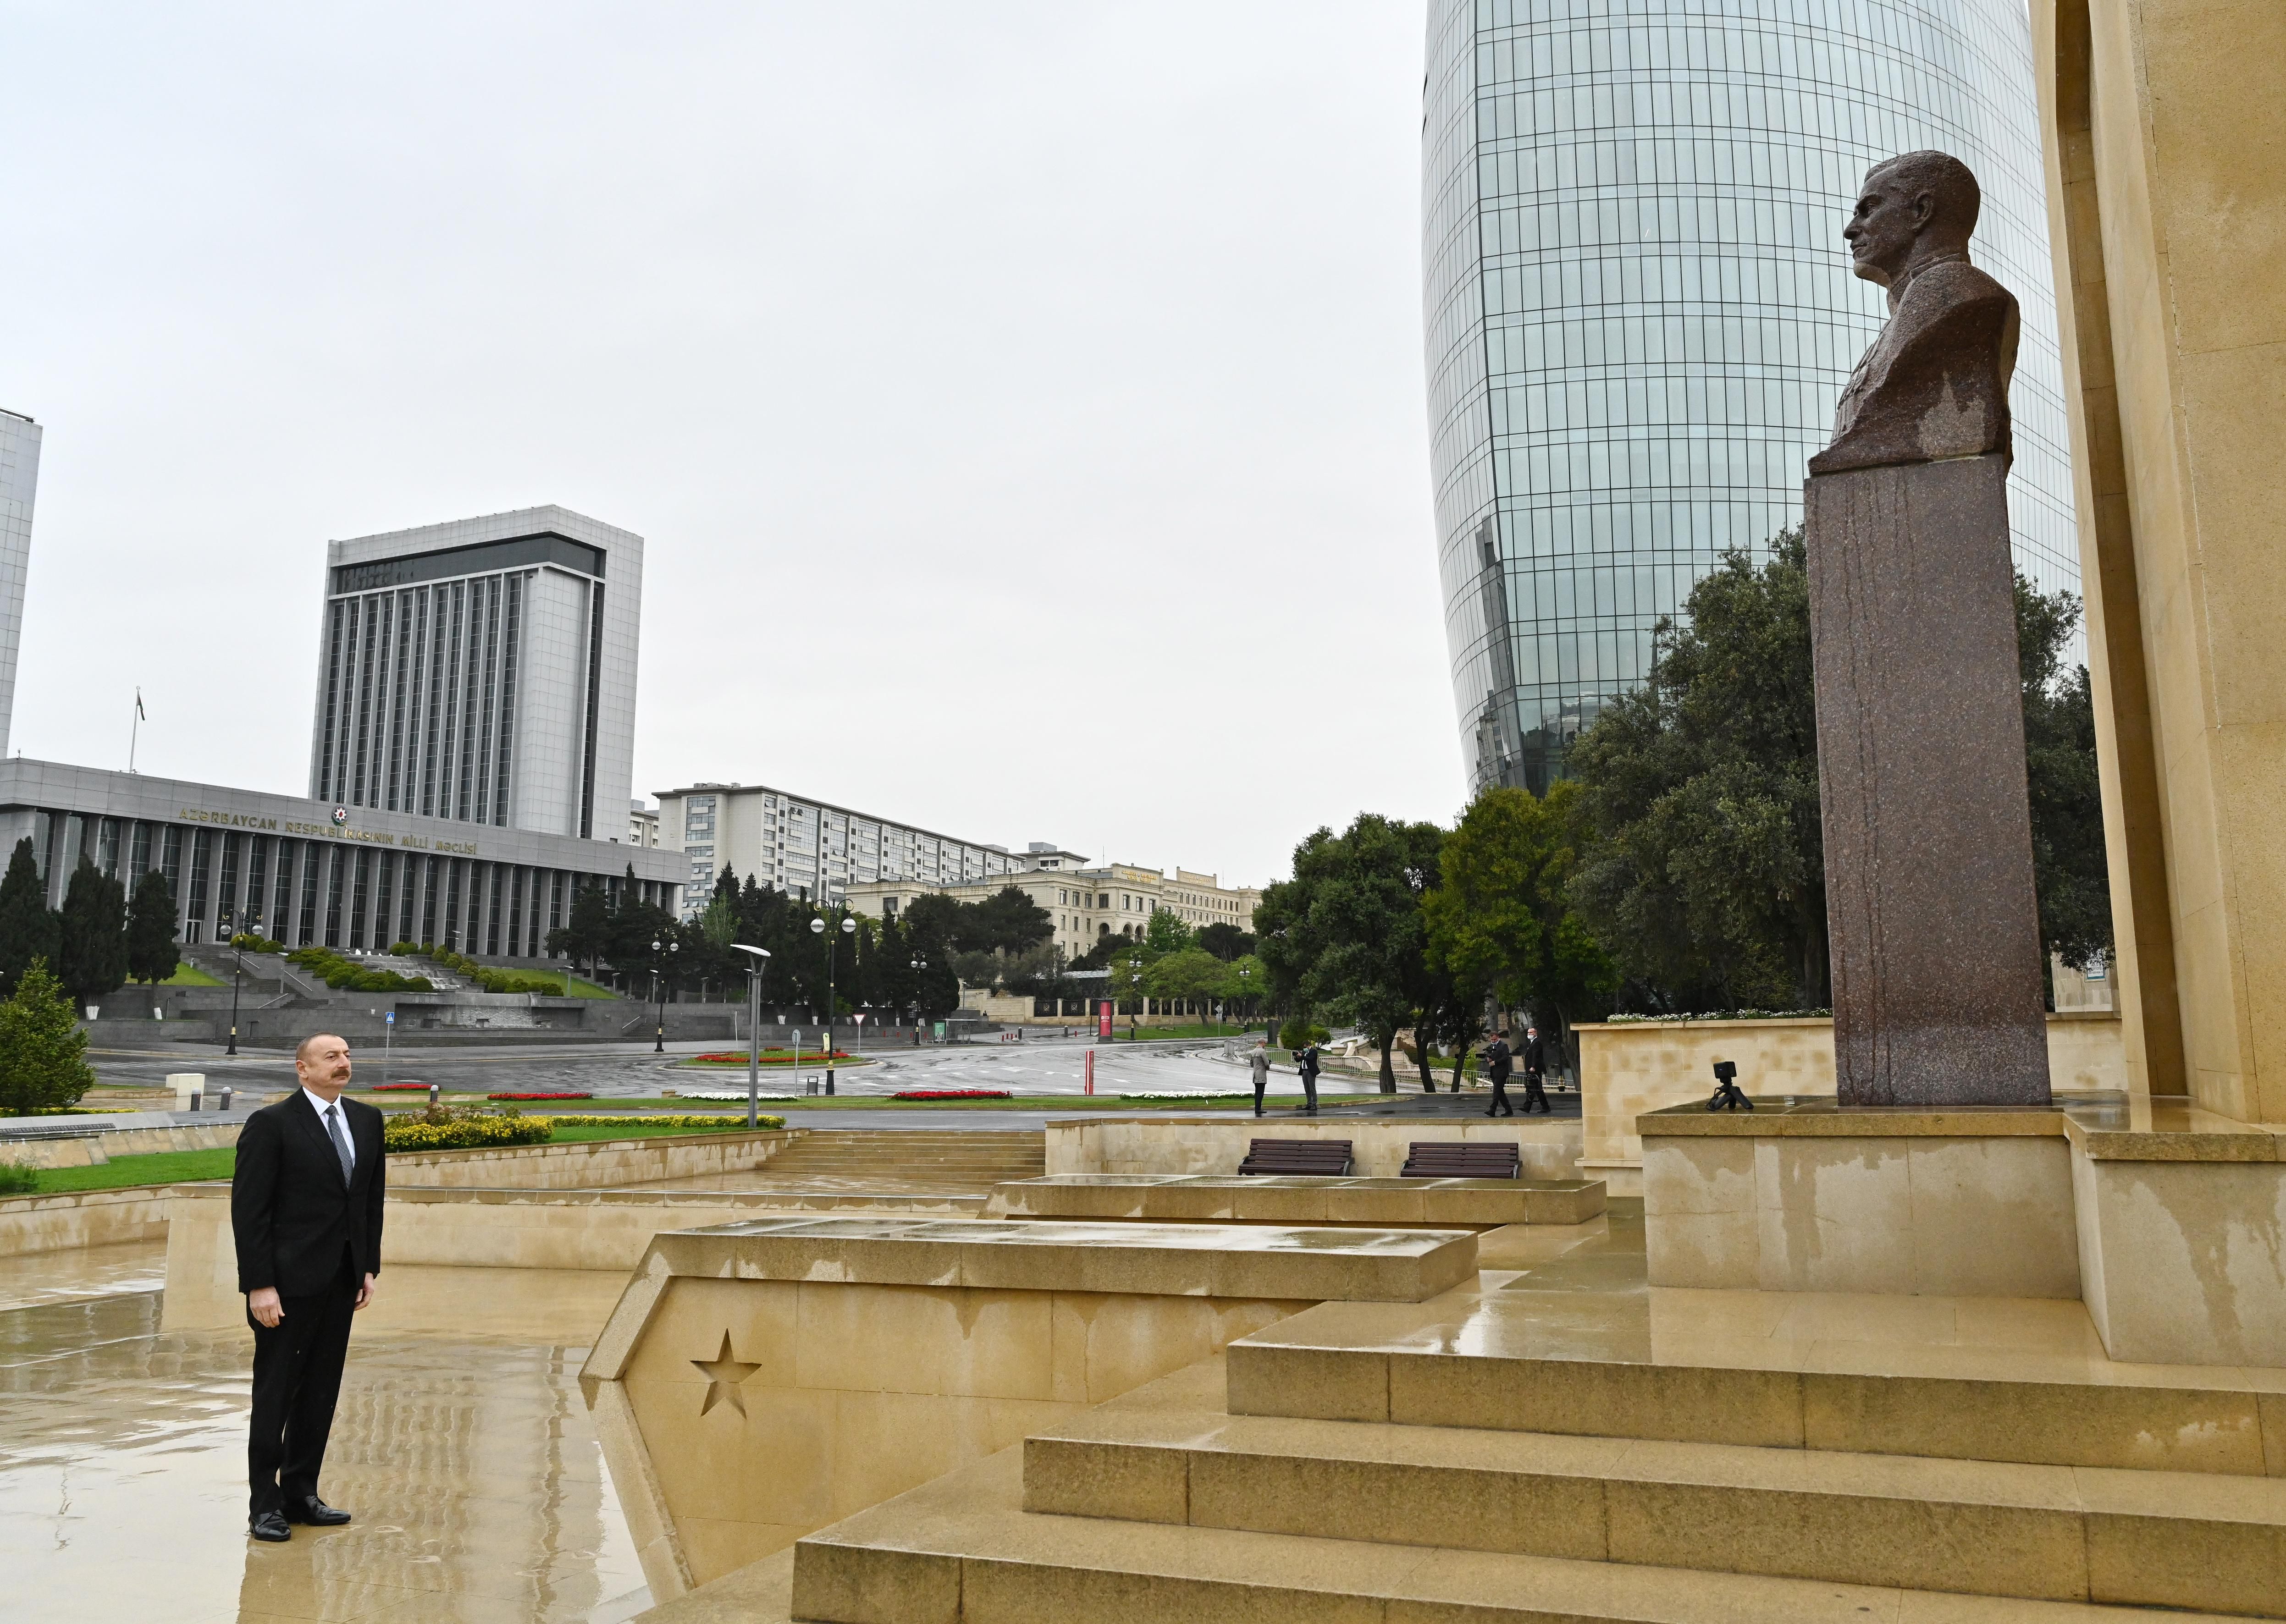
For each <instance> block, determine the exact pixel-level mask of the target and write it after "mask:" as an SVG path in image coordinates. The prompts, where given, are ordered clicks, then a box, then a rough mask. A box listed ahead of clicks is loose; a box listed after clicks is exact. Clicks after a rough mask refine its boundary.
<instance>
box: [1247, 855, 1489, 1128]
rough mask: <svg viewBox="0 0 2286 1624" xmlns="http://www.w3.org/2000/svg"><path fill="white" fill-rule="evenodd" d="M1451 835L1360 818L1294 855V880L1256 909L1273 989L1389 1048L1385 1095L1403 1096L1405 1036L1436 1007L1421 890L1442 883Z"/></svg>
mask: <svg viewBox="0 0 2286 1624" xmlns="http://www.w3.org/2000/svg"><path fill="white" fill-rule="evenodd" d="M1444 838H1445V832H1444V831H1443V830H1441V829H1439V828H1438V827H1437V825H1436V824H1406V823H1399V822H1398V821H1396V820H1394V819H1391V818H1386V817H1383V816H1379V815H1377V814H1376V813H1371V812H1366V813H1360V815H1359V816H1358V817H1357V819H1356V821H1355V822H1353V823H1352V824H1350V826H1349V828H1348V829H1347V830H1345V831H1344V832H1342V833H1340V834H1338V835H1337V834H1336V833H1334V832H1333V831H1332V830H1330V829H1320V830H1319V831H1318V832H1316V833H1315V834H1312V835H1311V836H1310V837H1309V838H1308V839H1307V840H1304V841H1303V842H1302V843H1301V844H1300V845H1299V846H1297V847H1295V848H1294V878H1293V879H1289V880H1281V881H1280V882H1278V883H1277V884H1275V885H1273V886H1271V887H1269V888H1268V889H1266V890H1265V892H1264V893H1263V895H1262V904H1261V906H1260V907H1259V908H1257V910H1256V911H1255V916H1254V923H1255V928H1256V931H1257V934H1258V937H1259V940H1260V942H1261V954H1262V961H1263V963H1264V965H1265V966H1267V967H1268V969H1269V971H1270V974H1271V979H1272V982H1273V989H1274V990H1275V991H1276V992H1277V993H1278V994H1279V996H1281V997H1284V998H1286V999H1288V1000H1289V1001H1290V1002H1291V1003H1293V1004H1294V1005H1297V1006H1298V1007H1297V1013H1300V1014H1303V1015H1308V1014H1312V1013H1317V1012H1320V1011H1323V1012H1327V1013H1332V1014H1334V1015H1336V1017H1338V1018H1340V1019H1342V1020H1344V1021H1353V1022H1355V1023H1356V1024H1357V1026H1358V1027H1359V1029H1360V1030H1362V1031H1363V1032H1364V1033H1365V1034H1366V1035H1367V1036H1368V1037H1370V1038H1371V1039H1372V1040H1373V1041H1374V1043H1375V1044H1376V1045H1377V1046H1378V1047H1379V1048H1380V1050H1381V1089H1382V1092H1383V1093H1387V1094H1393V1093H1395V1092H1397V1072H1396V1069H1395V1068H1394V1066H1393V1065H1392V1064H1391V1059H1390V1054H1391V1049H1392V1048H1393V1046H1394V1045H1395V1044H1396V1041H1397V1034H1398V1032H1399V1029H1401V1028H1403V1027H1405V1026H1407V1025H1409V1024H1411V1022H1412V1021H1414V1019H1415V1015H1416V1013H1417V1012H1419V1011H1420V1010H1421V1009H1423V1007H1425V1006H1427V1005H1430V1004H1431V1003H1433V1002H1434V1000H1435V998H1436V996H1437V987H1436V984H1435V977H1434V975H1433V974H1432V973H1431V970H1430V968H1429V965H1428V958H1427V953H1426V949H1427V940H1428V927H1427V924H1426V921H1425V920H1424V918H1423V914H1422V911H1421V892H1422V890H1423V887H1426V886H1427V885H1428V884H1429V883H1430V882H1431V880H1433V879H1435V878H1436V876H1437V871H1438V849H1439V847H1440V846H1441V845H1442V844H1443V842H1444Z"/></svg>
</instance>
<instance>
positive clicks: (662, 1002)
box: [650, 942, 682, 1054]
mask: <svg viewBox="0 0 2286 1624" xmlns="http://www.w3.org/2000/svg"><path fill="white" fill-rule="evenodd" d="M681 951H682V943H681V942H652V943H651V944H650V956H651V969H650V996H651V998H652V1001H653V1002H654V1003H656V1004H657V1005H658V1027H657V1029H655V1030H654V1032H653V1034H652V1037H651V1045H650V1052H652V1053H653V1054H665V1053H666V986H665V984H664V983H663V982H662V981H660V980H659V974H658V956H659V954H660V953H662V952H666V953H677V952H681Z"/></svg>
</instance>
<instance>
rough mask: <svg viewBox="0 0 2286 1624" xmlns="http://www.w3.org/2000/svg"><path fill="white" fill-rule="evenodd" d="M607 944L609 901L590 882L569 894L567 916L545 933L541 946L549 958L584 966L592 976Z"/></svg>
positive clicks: (608, 937)
mask: <svg viewBox="0 0 2286 1624" xmlns="http://www.w3.org/2000/svg"><path fill="white" fill-rule="evenodd" d="M545 945H546V946H547V949H548V954H549V956H550V957H551V958H554V957H559V956H560V957H562V958H569V959H570V960H571V962H572V963H574V964H577V965H585V966H587V973H588V974H591V975H592V974H595V961H596V960H597V959H599V958H602V957H603V954H604V952H605V951H606V950H608V949H609V948H610V947H611V896H610V895H609V894H608V893H606V892H605V891H604V889H603V887H602V886H600V885H597V884H596V883H595V881H593V880H590V881H588V882H587V884H586V885H583V886H581V887H579V890H577V891H576V892H574V893H573V894H572V896H571V915H570V917H569V918H566V919H565V920H564V923H563V924H561V925H559V926H556V928H555V929H554V930H551V931H549V932H548V941H547V942H546V944H545Z"/></svg>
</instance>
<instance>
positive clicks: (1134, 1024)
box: [1127, 958, 1143, 1043]
mask: <svg viewBox="0 0 2286 1624" xmlns="http://www.w3.org/2000/svg"><path fill="white" fill-rule="evenodd" d="M1127 979H1128V980H1129V981H1131V982H1132V983H1133V985H1132V986H1131V987H1130V988H1129V989H1128V990H1129V991H1130V992H1131V993H1133V994H1134V996H1135V1001H1136V1002H1137V1003H1138V1004H1140V1003H1141V1002H1143V961H1142V960H1141V959H1140V958H1131V959H1129V960H1128V961H1127ZM1127 1041H1128V1042H1129V1043H1140V1042H1142V1041H1143V1033H1142V1029H1141V1014H1140V1012H1138V1013H1136V1014H1132V1015H1130V1016H1128V1017H1127Z"/></svg>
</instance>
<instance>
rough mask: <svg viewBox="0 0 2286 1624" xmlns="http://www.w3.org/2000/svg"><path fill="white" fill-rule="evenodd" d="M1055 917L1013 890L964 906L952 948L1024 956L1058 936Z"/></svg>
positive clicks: (1002, 891)
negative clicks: (1030, 950)
mask: <svg viewBox="0 0 2286 1624" xmlns="http://www.w3.org/2000/svg"><path fill="white" fill-rule="evenodd" d="M1055 930H1056V920H1055V916H1054V915H1053V914H1052V913H1050V912H1049V911H1047V910H1046V909H1044V908H1043V907H1041V906H1040V905H1039V904H1038V903H1036V902H1034V901H1033V900H1032V899H1031V898H1030V897H1029V896H1027V895H1024V893H1023V892H1022V891H1021V890H1020V889H1018V888H1017V887H1014V886H1003V887H1000V889H998V890H997V891H995V892H994V893H993V894H992V895H989V896H988V897H986V898H984V899H983V900H982V901H981V902H975V903H964V904H963V905H962V906H961V910H960V914H959V924H958V926H956V927H955V929H954V932H953V935H954V942H953V945H954V946H956V947H958V948H961V949H963V950H966V951H968V952H976V953H992V952H1004V953H1021V952H1024V951H1026V950H1029V949H1031V948H1035V947H1037V946H1038V945H1039V944H1040V943H1041V942H1045V941H1046V940H1048V938H1050V937H1051V936H1052V935H1054V934H1055Z"/></svg>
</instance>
